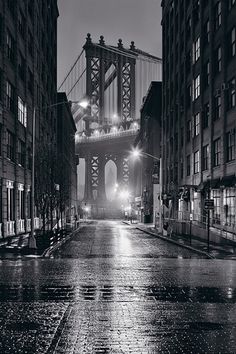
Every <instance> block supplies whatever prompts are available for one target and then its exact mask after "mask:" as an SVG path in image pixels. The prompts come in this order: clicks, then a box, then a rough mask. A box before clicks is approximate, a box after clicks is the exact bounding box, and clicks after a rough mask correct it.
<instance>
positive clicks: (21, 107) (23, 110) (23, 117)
mask: <svg viewBox="0 0 236 354" xmlns="http://www.w3.org/2000/svg"><path fill="white" fill-rule="evenodd" d="M18 120H19V122H21V124H23V125H24V126H25V127H26V126H27V107H26V103H25V102H24V101H23V100H22V99H21V98H20V97H19V96H18Z"/></svg>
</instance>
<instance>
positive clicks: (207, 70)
mask: <svg viewBox="0 0 236 354" xmlns="http://www.w3.org/2000/svg"><path fill="white" fill-rule="evenodd" d="M204 83H205V85H206V86H209V84H210V62H209V61H208V62H207V63H206V64H205V65H204Z"/></svg>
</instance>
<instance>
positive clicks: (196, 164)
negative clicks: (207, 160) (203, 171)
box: [193, 150, 199, 173]
mask: <svg viewBox="0 0 236 354" xmlns="http://www.w3.org/2000/svg"><path fill="white" fill-rule="evenodd" d="M193 164H194V166H193V169H194V173H198V172H199V150H198V151H196V152H195V153H194V162H193Z"/></svg>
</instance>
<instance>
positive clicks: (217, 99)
mask: <svg viewBox="0 0 236 354" xmlns="http://www.w3.org/2000/svg"><path fill="white" fill-rule="evenodd" d="M220 117H221V96H215V114H214V120H217V119H219V118H220Z"/></svg>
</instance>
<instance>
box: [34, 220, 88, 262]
mask: <svg viewBox="0 0 236 354" xmlns="http://www.w3.org/2000/svg"><path fill="white" fill-rule="evenodd" d="M81 227H82V226H79V227H78V228H77V229H76V230H74V231H73V232H71V233H70V234H69V235H68V236H66V237H65V238H64V239H63V240H61V241H58V242H57V243H55V244H54V245H52V246H50V247H48V248H47V249H46V250H45V251H44V252H43V253H42V254H41V257H43V258H49V257H50V256H51V254H52V253H53V252H54V251H56V250H57V249H58V248H59V247H61V246H62V245H64V243H66V242H67V241H68V240H69V239H70V238H71V237H73V236H74V234H75V233H76V232H78V231H79V230H80V229H81Z"/></svg>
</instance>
